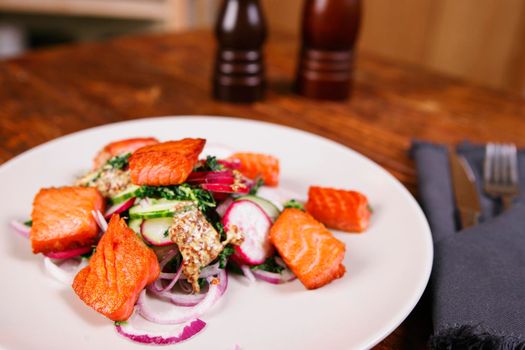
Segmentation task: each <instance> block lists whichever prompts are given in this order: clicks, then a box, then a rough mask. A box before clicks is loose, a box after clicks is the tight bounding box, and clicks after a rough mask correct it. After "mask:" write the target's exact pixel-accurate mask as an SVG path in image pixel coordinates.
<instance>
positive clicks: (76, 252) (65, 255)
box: [44, 247, 93, 259]
mask: <svg viewBox="0 0 525 350" xmlns="http://www.w3.org/2000/svg"><path fill="white" fill-rule="evenodd" d="M92 250H93V247H81V248H75V249H70V250H64V251H62V252H49V253H45V254H44V255H45V256H47V257H48V258H51V259H70V258H76V257H77V256H80V255H83V254H86V253H89V252H91V251H92Z"/></svg>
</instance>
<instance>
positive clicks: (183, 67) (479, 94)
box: [0, 31, 525, 349]
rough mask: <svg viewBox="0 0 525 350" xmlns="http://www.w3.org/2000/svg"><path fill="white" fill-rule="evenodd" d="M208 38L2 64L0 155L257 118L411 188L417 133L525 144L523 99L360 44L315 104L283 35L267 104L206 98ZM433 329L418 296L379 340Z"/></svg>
mask: <svg viewBox="0 0 525 350" xmlns="http://www.w3.org/2000/svg"><path fill="white" fill-rule="evenodd" d="M214 50H215V45H214V42H213V38H212V35H211V33H209V32H204V31H201V32H188V33H181V34H163V35H157V36H143V37H126V38H121V39H117V40H113V41H108V42H103V43H91V44H82V45H78V46H66V47H60V48H55V49H50V50H45V51H39V52H34V53H31V54H29V55H26V56H24V57H21V58H18V59H15V60H11V61H6V62H3V63H0V163H3V162H5V161H7V160H9V159H10V158H12V157H14V156H16V155H17V154H20V153H22V152H23V151H25V150H28V149H30V148H32V147H34V146H36V145H38V144H41V143H43V142H46V141H49V140H51V139H54V138H56V137H59V136H61V135H64V134H68V133H71V132H74V131H77V130H81V129H85V128H89V127H92V126H96V125H102V124H106V123H111V122H116V121H121V120H129V119H134V118H144V117H149V116H162V115H185V114H207V115H225V116H236V117H240V118H250V119H258V120H264V121H268V122H273V123H278V124H283V125H288V126H292V127H296V128H299V129H302V130H306V131H310V132H313V133H316V134H319V135H322V136H325V137H328V138H330V139H332V140H335V141H337V142H340V143H342V144H344V145H347V146H349V147H351V148H353V149H355V150H356V151H358V152H361V153H363V154H364V155H366V156H368V157H370V158H371V159H372V160H374V161H376V162H378V163H379V164H380V165H382V166H383V167H385V168H386V169H387V170H388V171H390V172H391V173H392V174H393V175H394V176H395V177H396V178H398V179H399V180H400V181H401V182H402V183H403V184H405V186H407V188H408V189H409V190H410V191H411V192H412V193H414V194H416V195H417V186H416V183H417V181H416V174H415V170H414V164H413V162H412V160H411V159H410V158H409V156H408V152H407V151H408V148H409V145H410V142H411V140H412V139H414V138H418V139H426V140H430V141H434V142H442V143H447V144H452V143H456V142H458V141H462V140H465V139H468V140H471V141H474V142H483V141H489V140H491V141H506V142H515V143H517V144H518V145H521V146H523V145H525V101H524V100H523V99H521V98H520V97H518V96H512V95H505V94H503V93H500V92H498V91H493V90H488V89H485V88H481V87H477V86H474V85H469V84H466V83H463V82H462V81H459V80H455V79H451V78H447V77H444V76H441V75H438V74H435V73H432V72H428V71H424V70H422V69H420V68H415V67H413V66H411V65H406V64H397V63H395V62H392V61H390V60H386V59H382V58H380V57H377V56H374V55H370V54H367V53H366V52H359V56H358V60H357V65H356V66H357V71H356V74H355V84H354V94H353V97H352V98H351V99H350V100H349V101H347V102H344V103H336V102H320V101H314V100H309V99H305V98H302V97H298V96H296V95H294V94H292V93H291V92H290V85H291V82H292V79H293V76H294V69H295V63H296V57H297V52H296V43H295V42H294V41H293V40H292V37H291V36H287V35H285V34H281V35H273V36H272V37H270V38H269V41H268V45H267V50H266V54H267V56H266V57H267V68H268V78H269V82H270V84H269V89H268V93H267V98H266V100H265V101H263V102H259V103H256V104H253V105H235V104H227V103H222V102H217V101H213V100H212V99H211V98H210V89H211V84H210V76H211V67H212V61H213V56H214V55H213V53H214ZM430 333H431V326H430V309H429V307H428V300H427V298H426V297H424V298H423V299H422V301H421V302H420V304H419V305H418V306H417V307H416V309H415V311H414V312H413V313H412V314H411V315H410V316H409V317H408V319H407V320H406V321H405V322H404V323H403V324H402V325H401V326H400V327H399V328H398V329H396V331H395V332H394V333H393V334H391V335H390V336H389V337H388V338H386V339H385V340H384V341H383V342H382V343H381V344H379V345H378V346H377V347H376V348H377V349H400V348H403V349H404V348H424V347H425V344H426V340H427V339H428V336H429V334H430Z"/></svg>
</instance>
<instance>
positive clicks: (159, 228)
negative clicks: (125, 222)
mask: <svg viewBox="0 0 525 350" xmlns="http://www.w3.org/2000/svg"><path fill="white" fill-rule="evenodd" d="M172 224H173V214H172V217H167V218H157V219H147V220H144V221H143V222H142V225H141V227H140V234H141V235H142V237H143V238H144V240H145V241H146V242H148V243H149V244H151V245H155V246H164V245H170V244H173V242H172V241H171V239H170V235H169V232H168V231H169V228H170V226H171V225H172Z"/></svg>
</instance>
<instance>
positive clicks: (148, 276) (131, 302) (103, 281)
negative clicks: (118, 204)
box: [73, 215, 160, 321]
mask: <svg viewBox="0 0 525 350" xmlns="http://www.w3.org/2000/svg"><path fill="white" fill-rule="evenodd" d="M159 273H160V267H159V262H158V260H157V256H156V255H155V253H154V252H153V250H151V249H150V248H148V247H147V246H146V244H144V242H143V241H142V239H140V238H139V237H138V236H137V234H136V233H135V232H133V231H132V230H131V229H130V228H129V227H128V226H127V225H126V222H125V221H124V220H123V219H121V218H120V217H119V216H118V215H113V217H112V218H111V220H110V222H109V225H108V229H107V231H106V233H104V235H103V236H102V238H101V239H100V242H99V243H98V245H97V249H96V251H95V253H94V254H93V256H92V257H91V259H90V261H89V265H88V266H86V267H85V268H84V269H82V270H81V271H80V272H79V273H78V274H77V275H76V277H75V280H74V281H73V289H74V290H75V293H77V295H78V296H79V297H80V299H82V301H83V302H84V303H86V304H87V305H89V306H91V307H92V308H93V309H95V310H96V311H98V312H100V313H101V314H103V315H104V316H106V317H108V318H109V319H111V320H113V321H125V320H127V319H128V318H129V317H130V316H131V314H132V313H133V307H134V306H135V303H136V302H137V299H138V297H139V295H140V292H141V291H142V290H143V289H144V287H146V285H148V284H150V283H152V282H153V281H155V280H156V279H157V278H158V276H159Z"/></svg>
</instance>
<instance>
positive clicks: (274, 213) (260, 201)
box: [238, 195, 281, 222]
mask: <svg viewBox="0 0 525 350" xmlns="http://www.w3.org/2000/svg"><path fill="white" fill-rule="evenodd" d="M238 200H248V201H250V202H253V203H255V204H257V205H258V206H259V207H261V209H262V210H264V212H265V213H266V215H268V216H269V217H270V219H272V222H273V221H275V219H277V217H278V216H279V214H280V213H281V211H280V210H279V209H278V208H277V207H276V206H275V205H274V204H273V203H272V202H270V201H269V200H267V199H264V198H262V197H259V196H253V195H247V196H241V197H239V199H238Z"/></svg>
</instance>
